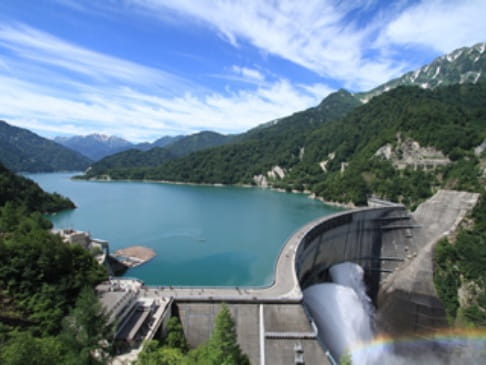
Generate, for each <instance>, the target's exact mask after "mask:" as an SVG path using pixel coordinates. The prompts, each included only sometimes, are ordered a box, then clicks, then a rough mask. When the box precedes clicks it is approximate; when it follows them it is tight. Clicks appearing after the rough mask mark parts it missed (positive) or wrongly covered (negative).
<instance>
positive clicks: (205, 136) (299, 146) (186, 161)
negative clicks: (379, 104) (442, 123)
mask: <svg viewBox="0 0 486 365" xmlns="http://www.w3.org/2000/svg"><path fill="white" fill-rule="evenodd" d="M485 51H486V43H480V44H477V45H475V46H473V47H470V48H461V49H458V50H455V51H454V52H451V53H450V54H448V55H445V56H442V57H439V58H437V59H436V60H434V61H433V62H432V63H431V64H429V65H426V66H424V67H422V68H420V69H418V70H416V71H412V72H408V73H407V74H405V75H403V76H402V77H400V78H397V79H394V80H391V81H390V82H387V83H385V84H383V85H380V86H379V87H377V88H375V89H373V90H370V91H368V92H361V93H355V94H351V93H349V92H347V91H346V90H339V91H337V92H335V93H332V94H330V95H329V96H328V97H326V98H325V99H324V100H323V101H322V102H321V104H319V105H318V106H316V107H314V108H309V109H307V110H305V111H301V112H296V113H295V114H293V115H291V116H288V117H285V118H280V119H278V120H274V121H271V122H267V123H264V124H261V125H260V126H257V127H256V128H253V129H251V130H249V131H247V132H245V133H242V134H240V135H233V136H225V135H221V134H218V133H215V132H209V131H205V132H200V133H196V134H193V135H189V136H164V137H161V138H160V139H158V140H156V141H155V142H153V143H139V144H133V143H131V142H129V141H127V140H124V139H122V138H119V137H114V136H105V135H101V134H92V135H88V136H74V137H68V138H66V137H57V138H55V141H56V142H58V143H59V144H62V145H63V146H64V147H68V148H69V149H70V150H67V149H66V148H63V147H61V146H59V144H57V143H55V142H52V141H48V140H46V139H45V138H42V137H39V136H37V135H35V134H34V133H31V132H29V131H27V130H25V129H21V128H16V127H12V126H9V125H8V124H6V123H5V122H2V124H1V125H0V142H1V145H0V152H1V157H0V160H1V161H3V162H4V163H5V165H6V166H7V167H9V168H11V169H13V170H16V171H20V170H23V171H57V170H83V169H84V168H86V167H87V166H88V165H90V160H93V161H98V160H100V161H99V162H97V163H94V164H92V168H91V169H90V173H89V174H88V176H89V177H93V176H96V175H98V174H102V175H110V174H113V171H110V170H112V169H114V168H116V170H117V173H116V175H117V176H120V177H127V176H125V175H126V174H125V173H123V171H122V170H123V169H125V168H126V169H130V171H132V172H133V171H134V170H133V169H134V168H140V167H143V168H145V169H148V168H152V169H153V168H157V169H158V171H159V173H158V174H157V177H160V172H161V171H163V170H164V169H160V168H159V167H160V166H162V165H163V164H166V163H169V165H168V166H175V165H177V164H180V166H184V167H183V168H182V167H180V169H181V170H182V169H184V171H186V172H188V173H185V174H184V176H186V177H185V178H184V179H185V180H187V179H189V180H190V179H192V178H194V179H195V181H201V182H210V181H211V182H213V181H215V182H223V183H237V182H245V183H249V182H252V181H254V180H253V178H254V176H258V175H264V176H266V174H267V172H268V171H271V169H272V168H273V167H275V166H280V167H282V168H286V169H291V168H292V166H294V165H295V164H297V163H298V162H299V161H301V160H302V158H303V156H304V155H305V154H307V152H309V148H310V147H309V145H308V143H307V141H308V139H309V138H310V137H309V136H310V135H311V134H312V132H313V131H315V130H317V129H319V128H320V127H321V126H322V125H323V124H326V123H328V122H330V121H333V120H339V119H341V118H343V117H344V116H345V115H346V114H348V113H350V112H351V111H352V110H353V109H355V108H357V107H359V106H360V105H362V104H363V103H367V102H370V100H371V99H372V98H374V97H376V96H379V95H381V94H383V93H387V92H389V91H390V90H392V89H394V88H396V87H399V86H413V85H416V86H419V87H421V88H424V89H434V88H436V87H442V86H445V85H453V84H465V83H480V82H481V81H483V80H485V79H486V76H485V72H484V71H485V69H486V52H485ZM218 146H220V147H219V148H216V147H218ZM209 148H211V149H210V150H208V149H209ZM73 151H76V152H77V153H73ZM198 151H200V152H199V153H195V152H198ZM193 153H195V154H193ZM80 154H81V155H84V156H86V157H87V158H84V157H83V156H81V155H80ZM189 154H191V157H186V156H187V155H189ZM181 158H182V159H181ZM174 160H176V161H174ZM169 161H171V162H169ZM196 161H197V162H196ZM216 161H219V162H218V163H216ZM221 163H224V164H227V165H228V166H232V168H228V169H227V173H225V174H223V175H221V174H220V173H218V174H216V173H214V171H213V173H211V171H212V170H211V168H210V166H213V165H218V166H219V165H220V164H221ZM203 166H206V167H204V168H205V169H206V170H205V171H200V170H201V169H203ZM234 166H238V169H237V171H236V172H234V173H232V174H231V176H228V174H229V173H230V171H233V170H234ZM167 168H169V167H167ZM169 169H170V170H171V171H172V167H170V168H169ZM164 171H166V170H164ZM167 171H168V170H167ZM191 171H193V172H194V171H199V172H197V173H194V174H192V173H189V172H191ZM208 174H211V177H210V178H209V177H208ZM148 175H150V176H152V174H151V173H149V174H148ZM270 175H272V174H270ZM137 176H139V171H138V172H137ZM164 178H167V179H180V178H181V177H180V176H178V175H173V174H169V175H167V176H165V177H164Z"/></svg>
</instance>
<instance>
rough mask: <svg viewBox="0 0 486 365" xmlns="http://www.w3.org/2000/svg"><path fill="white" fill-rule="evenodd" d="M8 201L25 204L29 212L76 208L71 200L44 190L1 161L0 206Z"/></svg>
mask: <svg viewBox="0 0 486 365" xmlns="http://www.w3.org/2000/svg"><path fill="white" fill-rule="evenodd" d="M7 202H10V204H12V205H14V206H23V207H24V208H25V210H26V211H27V212H34V211H38V212H41V213H53V212H57V211H59V210H63V209H72V208H75V206H74V203H73V202H72V201H71V200H69V199H67V198H64V197H62V196H60V195H59V194H48V193H46V192H44V191H43V190H42V189H41V188H40V187H39V185H37V184H36V183H35V182H33V181H32V180H30V179H27V178H25V177H22V176H17V175H15V174H14V173H13V172H11V171H9V170H8V169H6V168H5V167H4V166H3V165H2V164H1V163H0V207H2V206H3V205H5V204H6V203H7Z"/></svg>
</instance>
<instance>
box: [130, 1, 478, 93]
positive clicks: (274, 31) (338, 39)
mask: <svg viewBox="0 0 486 365" xmlns="http://www.w3.org/2000/svg"><path fill="white" fill-rule="evenodd" d="M130 4H131V5H132V6H133V7H135V8H136V7H138V8H139V9H145V11H146V12H145V13H146V14H148V13H150V14H151V15H154V14H155V15H158V16H159V17H160V19H162V20H166V19H167V18H168V12H174V13H175V14H177V15H178V16H180V17H182V18H184V17H186V18H188V19H191V21H194V20H196V21H198V22H201V23H203V24H206V25H207V26H209V27H211V28H213V29H215V30H216V31H217V32H219V34H220V35H221V36H222V37H223V38H224V39H226V40H227V41H228V42H229V43H231V44H232V45H233V46H235V47H239V45H240V44H241V43H242V42H248V43H249V44H251V45H253V46H255V47H257V48H258V49H260V50H262V51H263V52H267V53H269V54H273V55H277V56H279V57H282V58H284V59H286V60H289V61H291V62H293V63H295V64H298V65H300V66H302V67H304V68H306V69H309V70H312V71H314V72H315V73H317V74H319V75H320V76H323V77H329V78H333V79H338V80H340V81H341V82H343V83H344V85H345V86H346V87H349V88H352V89H358V90H364V89H368V88H371V87H374V86H376V85H378V84H380V83H382V82H385V81H388V80H389V79H390V78H392V77H396V76H398V75H399V74H401V73H402V72H403V71H405V70H408V69H410V68H413V67H417V66H419V65H417V64H411V63H409V62H407V61H406V60H404V59H402V58H401V57H399V56H400V55H399V56H398V57H397V55H396V53H394V52H392V51H391V50H392V49H394V48H395V47H397V46H403V45H404V44H405V45H406V44H416V45H421V46H425V47H431V48H432V49H433V50H435V51H440V52H446V51H451V50H452V49H453V48H454V47H460V46H462V45H464V44H465V43H470V42H471V39H477V40H478V41H480V40H482V39H481V38H484V34H486V28H485V27H486V22H484V19H483V18H484V15H485V14H486V2H485V1H483V0H465V1H455V0H427V1H425V0H422V1H419V2H418V3H416V2H415V1H406V0H405V1H400V2H380V1H377V0H358V1H344V2H343V1H336V0H308V1H305V3H302V2H299V1H293V0H281V1H261V0H233V1H227V0H211V1H202V0H178V1H172V0H131V2H130ZM397 15H398V16H397ZM395 51H396V50H395ZM370 55H372V56H370Z"/></svg>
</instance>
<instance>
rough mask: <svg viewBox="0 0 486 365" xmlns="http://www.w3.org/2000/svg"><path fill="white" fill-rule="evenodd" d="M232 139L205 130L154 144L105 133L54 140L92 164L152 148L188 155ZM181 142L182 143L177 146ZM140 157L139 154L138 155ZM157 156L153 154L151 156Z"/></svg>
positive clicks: (175, 155) (164, 138) (176, 155)
mask: <svg viewBox="0 0 486 365" xmlns="http://www.w3.org/2000/svg"><path fill="white" fill-rule="evenodd" d="M229 139H230V137H229V136H225V135H222V134H219V133H216V132H209V131H203V132H199V133H195V134H191V135H187V136H183V135H179V136H164V137H161V138H159V139H157V140H155V141H154V142H152V143H150V142H142V143H132V142H129V141H127V140H126V139H123V138H120V137H116V136H107V135H104V134H98V133H94V134H88V135H86V136H72V137H55V138H54V141H55V142H57V143H59V144H62V145H63V146H65V147H67V148H69V149H71V150H73V151H76V152H79V153H80V154H82V155H84V156H86V157H88V158H89V159H91V160H93V161H99V160H101V159H102V158H104V157H107V156H111V155H114V154H117V153H118V152H123V151H128V150H132V149H133V150H140V151H149V150H151V149H152V148H170V149H171V155H173V156H174V157H178V156H185V155H187V154H189V153H191V152H194V151H199V150H201V149H204V148H209V147H214V146H219V145H221V144H224V143H226V142H227V141H228V140H229ZM178 142H180V143H178ZM137 155H139V154H137ZM152 155H154V153H151V154H150V156H152Z"/></svg>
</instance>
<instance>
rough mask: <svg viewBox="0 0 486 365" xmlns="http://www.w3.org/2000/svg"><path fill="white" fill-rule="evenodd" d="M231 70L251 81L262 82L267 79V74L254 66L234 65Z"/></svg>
mask: <svg viewBox="0 0 486 365" xmlns="http://www.w3.org/2000/svg"><path fill="white" fill-rule="evenodd" d="M231 70H232V71H233V72H234V73H235V74H236V75H238V76H241V77H242V78H243V79H246V80H249V81H256V82H261V81H263V80H265V76H264V75H263V74H262V73H261V72H260V71H258V70H256V69H254V68H248V67H242V66H237V65H233V66H232V67H231Z"/></svg>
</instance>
